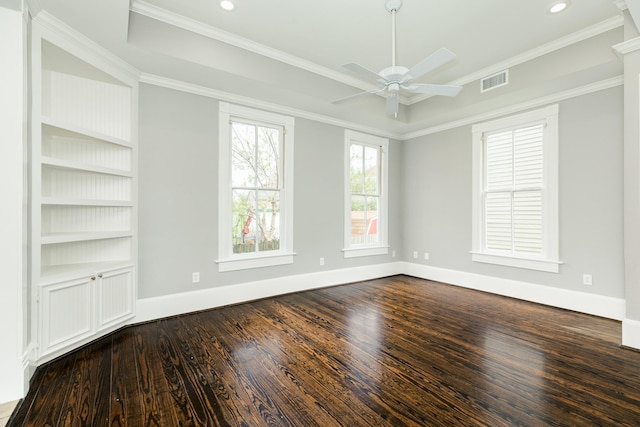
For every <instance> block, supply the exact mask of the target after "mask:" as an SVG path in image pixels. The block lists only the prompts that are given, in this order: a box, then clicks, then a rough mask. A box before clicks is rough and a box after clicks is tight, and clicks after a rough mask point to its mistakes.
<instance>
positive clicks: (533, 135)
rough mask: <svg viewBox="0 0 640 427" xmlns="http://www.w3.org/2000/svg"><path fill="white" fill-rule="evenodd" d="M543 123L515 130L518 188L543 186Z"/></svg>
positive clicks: (515, 171)
mask: <svg viewBox="0 0 640 427" xmlns="http://www.w3.org/2000/svg"><path fill="white" fill-rule="evenodd" d="M543 132H544V127H543V126H542V125H537V126H531V127H527V128H523V129H517V130H516V131H515V132H514V138H513V145H514V148H513V151H514V160H513V162H514V178H515V179H514V185H515V187H516V188H531V187H542V170H543V164H542V162H543V156H542V154H543V153H542V148H543V145H542V141H543V136H544V133H543Z"/></svg>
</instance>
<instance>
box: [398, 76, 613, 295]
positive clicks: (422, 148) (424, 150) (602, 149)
mask: <svg viewBox="0 0 640 427" xmlns="http://www.w3.org/2000/svg"><path fill="white" fill-rule="evenodd" d="M622 117H623V89H622V88H621V87H617V88H613V89H609V90H603V91H599V92H595V93H593V94H589V95H584V96H580V97H577V98H572V99H569V100H566V101H563V102H560V112H559V156H560V166H559V167H560V170H559V172H560V174H559V177H560V192H559V197H560V203H559V205H560V259H561V260H562V261H563V262H564V264H563V265H562V266H561V267H560V273H559V274H554V273H545V272H538V271H532V270H523V269H516V268H512V267H503V266H495V265H489V264H481V263H474V262H472V261H471V255H470V254H469V251H470V250H471V184H472V178H471V126H463V127H460V128H456V129H453V130H449V131H444V132H440V133H437V134H432V135H427V136H424V137H421V138H416V139H414V140H411V141H406V142H404V143H402V145H403V150H402V159H403V170H404V176H403V181H404V192H405V195H404V199H403V200H404V203H403V212H402V222H403V224H404V228H403V248H404V250H403V254H404V260H405V261H408V262H419V263H422V264H426V265H431V266H435V267H441V268H446V269H452V270H458V271H464V272H471V273H477V274H483V275H489V276H495V277H503V278H507V279H513V280H520V281H525V282H530V283H536V284H540V285H548V286H555V287H560V288H565V289H572V290H577V291H582V292H589V293H595V294H600V295H607V296H611V297H617V298H623V297H624V265H623V259H624V258H623V121H622ZM414 250H417V251H419V252H420V253H421V255H420V257H419V259H418V260H417V261H416V260H414V259H413V258H412V257H411V254H412V252H413V251H414ZM422 252H429V254H430V260H429V261H425V260H424V259H423V258H422ZM584 273H588V274H592V275H593V285H592V286H585V285H583V284H582V274H584Z"/></svg>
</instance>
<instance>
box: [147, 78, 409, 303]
mask: <svg viewBox="0 0 640 427" xmlns="http://www.w3.org/2000/svg"><path fill="white" fill-rule="evenodd" d="M139 115H140V116H139V124H140V129H139V132H140V134H139V141H140V152H139V172H140V175H139V176H140V181H139V194H140V196H139V199H140V209H139V270H138V279H139V280H138V282H139V287H138V297H139V298H149V297H154V296H161V295H170V294H175V293H180V292H187V291H192V290H197V289H206V288H211V287H216V286H223V285H229V284H235V283H244V282H249V281H255V280H262V279H269V278H274V277H282V276H288V275H295V274H304V273H312V272H316V271H323V270H331V269H339V268H348V267H356V266H363V265H370V264H378V263H385V262H390V261H391V260H392V258H391V255H390V254H391V252H390V254H389V255H388V256H374V257H364V258H355V259H344V258H343V255H342V251H341V249H342V242H343V240H342V229H343V219H342V218H343V214H342V206H343V183H342V176H343V172H342V171H343V161H344V160H343V140H344V135H343V132H344V129H342V128H339V127H336V126H331V125H327V124H322V123H318V122H313V121H310V120H305V119H299V118H297V119H296V129H295V148H294V153H295V154H294V251H295V252H296V253H297V255H296V256H295V259H294V264H292V265H284V266H277V267H266V268H258V269H251V270H245V271H235V272H225V273H218V268H217V264H216V263H215V262H214V261H215V259H216V258H217V257H218V254H217V251H218V240H217V239H218V235H217V227H218V211H217V200H218V172H217V170H218V166H217V165H218V144H217V139H218V102H217V101H216V100H214V99H211V98H206V97H202V96H198V95H192V94H188V93H183V92H178V91H174V90H170V89H165V88H161V87H157V86H152V85H146V84H141V85H140V113H139ZM390 146H391V147H390V153H389V169H390V170H389V175H390V179H389V188H390V200H389V219H390V223H391V229H390V233H389V241H390V244H391V245H392V247H393V248H394V249H398V248H396V246H398V245H399V242H400V240H401V239H400V234H401V221H400V220H399V218H400V212H401V197H402V189H401V173H400V172H401V161H402V156H401V147H400V144H399V143H398V142H395V141H391V143H390ZM399 256H400V254H398V257H399ZM320 257H324V258H325V265H324V266H322V267H321V266H320V265H319V258H320ZM397 259H398V258H397ZM196 271H197V272H200V278H201V282H200V283H199V284H192V283H191V273H192V272H196Z"/></svg>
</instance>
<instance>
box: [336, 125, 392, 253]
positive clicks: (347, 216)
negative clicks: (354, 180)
mask: <svg viewBox="0 0 640 427" xmlns="http://www.w3.org/2000/svg"><path fill="white" fill-rule="evenodd" d="M352 142H356V143H358V144H361V145H368V146H371V147H375V148H381V149H382V156H380V157H381V164H380V200H379V203H380V207H379V209H378V230H379V232H380V241H379V242H378V243H375V244H363V245H352V244H351V180H350V176H351V169H350V166H351V161H350V160H351V148H350V146H351V143H352ZM388 171H389V140H388V139H387V138H381V137H379V136H373V135H368V134H365V133H360V132H355V131H352V130H348V129H347V130H345V131H344V228H343V230H344V231H343V234H344V247H343V249H342V252H343V254H344V257H345V258H356V257H363V256H374V255H386V254H388V253H389V243H388V242H389V240H388V235H389V233H388V229H389V219H388V216H387V214H388V211H389V209H388V200H389V198H388V175H389V173H388Z"/></svg>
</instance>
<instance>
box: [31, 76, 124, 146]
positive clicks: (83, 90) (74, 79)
mask: <svg viewBox="0 0 640 427" xmlns="http://www.w3.org/2000/svg"><path fill="white" fill-rule="evenodd" d="M130 105H131V88H128V87H125V86H120V85H116V84H111V83H107V82H102V81H98V80H93V79H88V78H84V77H79V76H75V75H70V74H66V73H61V72H58V71H53V70H47V69H44V70H42V114H43V115H44V116H46V117H50V118H51V119H53V120H57V121H60V122H63V123H73V124H74V125H76V126H79V127H81V128H84V129H88V130H91V131H94V132H98V133H102V134H105V135H109V136H112V137H115V138H120V139H124V140H130V139H131V110H130V108H126V107H127V106H130Z"/></svg>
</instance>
